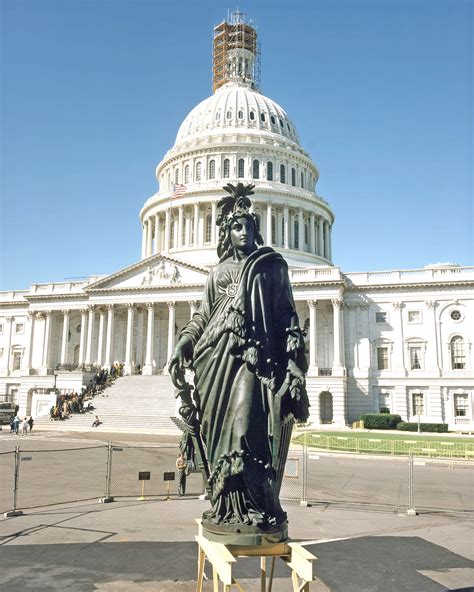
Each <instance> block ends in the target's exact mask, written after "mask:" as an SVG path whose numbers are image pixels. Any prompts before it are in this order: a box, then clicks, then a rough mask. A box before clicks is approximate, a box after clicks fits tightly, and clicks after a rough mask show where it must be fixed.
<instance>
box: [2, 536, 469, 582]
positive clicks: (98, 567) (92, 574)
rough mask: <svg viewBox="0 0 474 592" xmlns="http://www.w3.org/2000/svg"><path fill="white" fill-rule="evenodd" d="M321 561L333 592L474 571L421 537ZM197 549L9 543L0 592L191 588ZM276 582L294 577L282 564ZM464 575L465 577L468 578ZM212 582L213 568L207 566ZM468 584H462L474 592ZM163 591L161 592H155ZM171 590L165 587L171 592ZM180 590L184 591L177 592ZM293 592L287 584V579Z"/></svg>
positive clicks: (343, 550)
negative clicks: (165, 585) (108, 586)
mask: <svg viewBox="0 0 474 592" xmlns="http://www.w3.org/2000/svg"><path fill="white" fill-rule="evenodd" d="M307 548H308V549H309V550H310V551H311V552H312V553H314V554H315V555H316V556H317V557H318V561H317V563H316V575H317V576H318V578H320V579H321V580H322V581H323V582H324V583H325V584H326V585H327V586H328V587H329V589H330V590H331V591H332V592H361V591H362V592H405V591H406V592H443V591H447V590H451V591H453V592H454V590H457V592H461V591H462V592H468V591H472V590H473V588H470V587H464V588H460V587H459V583H458V584H457V586H456V587H455V588H449V587H446V586H443V585H441V584H439V583H437V582H436V581H434V580H433V579H431V578H429V577H426V576H425V575H422V574H420V573H419V571H420V570H423V571H430V570H432V571H437V572H439V571H440V570H452V569H454V568H457V569H458V573H459V568H467V569H468V568H473V567H474V562H472V561H470V560H468V559H466V558H464V557H462V556H460V555H457V554H455V553H452V552H451V551H448V550H446V549H444V548H443V547H440V546H438V545H434V544H432V543H429V542H427V541H425V540H424V539H421V538H418V537H362V538H356V539H352V540H343V541H334V542H328V543H321V544H315V545H309V546H308V547H307ZM196 561H197V547H196V544H195V543H193V542H113V543H109V542H99V543H97V542H94V543H90V544H88V543H82V544H77V543H74V544H61V545H58V544H51V545H42V544H41V545H28V544H10V545H9V544H4V545H3V546H2V553H1V558H0V567H1V571H0V587H2V588H3V589H15V590H22V592H23V591H28V590H35V592H46V591H52V590H65V589H66V590H69V591H71V592H92V591H95V590H97V589H98V588H100V586H101V585H104V584H106V583H108V582H115V584H116V589H122V588H121V587H120V582H124V583H125V582H128V583H130V582H132V587H130V588H127V589H130V590H134V589H140V585H141V584H144V583H152V582H153V583H155V586H156V585H157V584H158V583H159V582H167V581H168V582H170V581H171V582H173V581H175V582H186V581H187V582H189V581H191V580H194V579H195V576H196ZM277 566H278V567H277V569H276V573H275V576H276V577H277V578H285V577H288V576H289V571H288V569H287V568H286V566H284V565H283V563H282V562H279V563H278V564H277ZM467 569H466V571H467ZM206 573H207V575H208V576H209V577H210V575H211V570H210V567H209V566H208V565H207V566H206ZM257 574H258V560H257V559H256V558H251V559H245V560H242V561H241V562H240V561H239V563H238V565H237V569H236V575H237V577H242V578H252V577H257ZM470 584H472V582H468V581H466V582H465V583H462V585H466V586H469V585H470ZM153 589H155V590H157V591H159V590H160V589H161V588H160V587H158V586H157V587H155V588H153ZM166 589H168V588H166ZM180 589H181V588H180ZM288 589H290V580H288Z"/></svg>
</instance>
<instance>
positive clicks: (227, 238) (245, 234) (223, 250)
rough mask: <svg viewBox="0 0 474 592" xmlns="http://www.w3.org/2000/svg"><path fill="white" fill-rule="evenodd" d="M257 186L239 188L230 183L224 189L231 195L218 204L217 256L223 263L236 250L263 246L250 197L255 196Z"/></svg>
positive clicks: (239, 185)
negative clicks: (219, 209)
mask: <svg viewBox="0 0 474 592" xmlns="http://www.w3.org/2000/svg"><path fill="white" fill-rule="evenodd" d="M254 187H255V185H244V184H243V183H238V184H237V186H234V185H231V184H230V183H229V184H228V185H226V186H225V187H224V190H225V191H227V192H228V193H229V195H226V196H225V197H223V198H222V199H221V200H220V201H219V202H218V204H217V207H218V208H221V211H220V213H219V216H218V218H217V221H216V224H217V225H218V226H219V242H218V245H217V255H218V256H219V260H220V261H222V260H224V259H227V257H229V256H230V255H232V253H233V251H234V249H242V250H244V251H245V250H248V251H251V250H254V249H255V248H256V247H257V245H263V238H262V235H261V234H260V228H259V223H258V218H257V216H256V215H255V214H254V213H253V212H251V211H250V208H251V207H252V202H251V201H250V198H249V195H253V193H254V192H253V191H252V190H253V188H254Z"/></svg>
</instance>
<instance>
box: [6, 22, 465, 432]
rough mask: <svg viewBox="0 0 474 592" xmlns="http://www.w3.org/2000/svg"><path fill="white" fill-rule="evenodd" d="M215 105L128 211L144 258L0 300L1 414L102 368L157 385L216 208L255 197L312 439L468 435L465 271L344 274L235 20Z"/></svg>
mask: <svg viewBox="0 0 474 592" xmlns="http://www.w3.org/2000/svg"><path fill="white" fill-rule="evenodd" d="M213 44H214V45H213V51H214V54H213V58H214V61H213V91H214V92H213V94H212V96H210V97H209V98H206V99H204V100H203V101H202V102H200V103H199V104H198V105H197V106H196V107H194V109H192V110H191V112H190V113H189V114H188V115H187V117H186V118H185V119H184V121H183V122H182V123H181V125H180V126H179V129H178V132H177V136H176V140H175V143H174V145H173V146H172V147H171V148H170V149H169V151H168V152H167V153H166V154H165V155H164V157H163V159H162V161H161V162H160V163H159V164H158V166H157V167H156V179H157V182H158V191H157V192H156V193H155V194H154V195H152V196H151V197H149V198H148V199H147V200H146V201H145V203H144V204H143V206H142V208H141V210H140V212H139V221H140V225H141V228H142V248H141V259H140V260H139V261H137V262H136V263H134V264H133V265H130V266H128V267H125V268H123V269H119V270H117V271H116V272H115V273H113V274H111V275H107V276H93V277H89V278H88V279H87V280H82V281H68V282H60V283H47V284H33V285H31V286H30V288H29V289H28V290H10V291H5V292H0V401H2V400H3V401H5V400H6V401H11V402H15V403H17V404H18V405H19V407H20V411H19V413H20V414H21V415H22V416H23V415H30V414H31V415H33V417H35V416H36V417H38V416H41V415H46V414H48V413H49V409H50V407H51V405H52V404H54V401H55V398H56V394H55V393H56V389H57V390H59V392H64V393H66V392H71V391H73V390H75V391H80V390H81V388H82V387H84V386H86V385H88V384H89V382H90V380H91V377H92V376H93V375H94V373H95V372H96V371H97V368H98V367H110V366H111V364H113V363H114V362H115V361H121V362H123V363H124V369H125V373H126V374H134V373H136V371H137V368H140V371H141V372H142V374H144V375H152V374H163V373H165V374H166V371H167V370H166V364H167V361H168V360H169V358H170V356H171V353H172V352H173V349H174V344H175V340H176V338H177V335H179V332H180V331H181V329H182V328H183V326H184V325H185V324H186V322H187V321H188V320H189V318H190V317H191V316H192V315H193V314H194V312H195V311H196V310H197V308H198V307H199V305H200V298H201V295H202V292H203V288H204V284H205V282H206V278H207V276H208V274H209V270H210V269H211V267H212V266H213V265H215V264H216V263H217V254H216V246H217V238H218V237H217V226H216V218H217V202H218V201H219V199H220V198H221V197H222V196H223V194H224V192H223V189H222V187H223V186H224V185H226V184H227V183H229V182H230V183H233V184H236V183H237V182H240V181H241V182H243V183H245V184H248V183H252V184H254V185H255V189H254V191H255V195H254V196H253V202H254V205H253V208H254V212H255V213H256V215H257V217H258V219H259V222H260V229H261V232H262V235H263V238H264V241H265V244H266V245H270V246H272V247H273V248H274V249H275V250H276V251H278V252H279V253H281V255H283V257H284V258H285V259H286V261H287V262H288V265H289V275H290V280H291V282H292V286H293V293H294V298H295V301H296V305H297V309H298V314H299V318H300V323H301V325H302V326H304V327H305V329H306V339H307V355H308V362H309V371H308V375H307V387H308V394H309V398H310V403H311V409H310V414H311V415H310V420H309V421H310V422H311V424H312V425H313V426H318V425H320V424H332V425H334V426H344V425H348V424H351V422H353V421H356V420H358V419H359V417H360V414H361V413H363V412H368V411H369V412H370V411H376V412H378V411H390V412H391V413H398V414H400V415H401V416H402V418H403V419H404V420H407V421H417V419H418V415H419V416H420V420H421V421H422V422H445V423H448V424H449V427H450V429H452V430H473V429H474V419H473V399H474V396H473V395H474V367H473V362H474V361H473V352H472V342H473V340H474V329H473V327H474V268H472V267H462V266H459V265H455V264H437V265H431V266H428V267H426V268H424V269H410V270H393V271H374V272H372V271H367V272H358V273H351V272H350V271H346V270H344V271H343V270H341V269H340V268H339V267H338V266H337V261H333V258H332V228H333V224H334V223H335V215H334V212H333V210H332V208H331V205H330V202H328V201H326V199H323V197H321V196H320V195H318V191H317V183H318V177H319V171H318V168H317V166H316V164H315V163H314V162H313V161H312V159H311V157H310V155H309V154H308V153H307V152H306V151H305V150H304V147H303V146H301V144H300V141H299V138H298V132H297V130H296V129H295V126H294V124H293V122H292V120H291V119H290V117H289V115H288V114H287V113H286V111H285V110H284V109H283V108H282V107H281V106H280V105H278V104H277V103H276V102H275V101H273V100H272V99H270V98H268V97H266V96H265V95H264V94H262V92H261V91H260V88H259V76H258V43H257V32H256V29H255V28H254V27H253V26H252V25H251V24H250V23H249V22H247V21H246V19H245V17H244V16H243V15H242V14H241V13H233V14H232V17H231V18H230V19H229V22H227V21H224V22H223V23H221V24H220V25H218V26H217V27H215V29H214V39H213Z"/></svg>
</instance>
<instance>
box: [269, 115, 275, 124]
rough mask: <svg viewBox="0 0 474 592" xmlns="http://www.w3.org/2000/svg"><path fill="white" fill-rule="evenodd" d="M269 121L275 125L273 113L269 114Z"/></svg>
mask: <svg viewBox="0 0 474 592" xmlns="http://www.w3.org/2000/svg"><path fill="white" fill-rule="evenodd" d="M270 121H271V122H272V124H273V125H275V116H274V115H270Z"/></svg>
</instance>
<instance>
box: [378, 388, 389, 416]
mask: <svg viewBox="0 0 474 592" xmlns="http://www.w3.org/2000/svg"><path fill="white" fill-rule="evenodd" d="M379 413H390V393H388V392H387V391H381V392H380V393H379Z"/></svg>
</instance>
